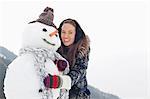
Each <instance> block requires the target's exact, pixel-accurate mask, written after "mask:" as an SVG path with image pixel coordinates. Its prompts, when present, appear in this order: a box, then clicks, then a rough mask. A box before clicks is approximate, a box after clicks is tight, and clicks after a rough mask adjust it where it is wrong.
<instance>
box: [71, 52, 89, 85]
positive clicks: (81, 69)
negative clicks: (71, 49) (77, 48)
mask: <svg viewBox="0 0 150 99" xmlns="http://www.w3.org/2000/svg"><path fill="white" fill-rule="evenodd" d="M88 61H89V52H88V53H87V55H86V56H82V55H81V54H80V53H78V54H77V57H76V62H75V65H74V66H73V67H71V68H70V72H69V73H68V75H69V76H70V78H71V80H72V82H71V86H73V85H74V84H76V83H77V82H78V81H79V80H80V79H82V78H83V77H84V76H85V75H86V69H87V67H88Z"/></svg>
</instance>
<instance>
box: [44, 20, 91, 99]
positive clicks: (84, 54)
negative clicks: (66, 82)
mask: <svg viewBox="0 0 150 99" xmlns="http://www.w3.org/2000/svg"><path fill="white" fill-rule="evenodd" d="M58 32H59V36H60V39H61V43H62V44H61V47H60V48H59V49H58V52H59V53H60V54H61V55H62V56H63V57H65V58H66V59H67V60H68V62H69V65H70V72H69V73H68V76H69V77H70V78H71V89H70V91H69V99H90V91H89V90H88V89H87V79H86V69H87V67H88V60H89V52H90V45H89V39H88V37H87V36H86V35H85V33H84V31H83V30H82V29H81V27H80V25H79V24H78V22H77V21H76V20H73V19H66V20H64V21H62V22H61V24H60V26H59V28H58ZM49 77H51V78H54V77H52V75H51V76H49ZM58 78H59V77H58V76H57V78H55V79H58ZM59 80H60V79H59ZM59 80H58V81H57V84H59V85H58V86H60V85H61V84H60V82H62V81H59ZM45 81H46V80H45ZM55 82H56V81H55ZM44 83H45V85H46V82H44ZM48 85H53V84H48ZM49 87H50V88H53V86H49Z"/></svg>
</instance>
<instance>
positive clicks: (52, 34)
mask: <svg viewBox="0 0 150 99" xmlns="http://www.w3.org/2000/svg"><path fill="white" fill-rule="evenodd" d="M57 33H58V31H57V30H56V31H54V32H52V33H50V34H49V36H50V37H52V36H54V35H56V34H57Z"/></svg>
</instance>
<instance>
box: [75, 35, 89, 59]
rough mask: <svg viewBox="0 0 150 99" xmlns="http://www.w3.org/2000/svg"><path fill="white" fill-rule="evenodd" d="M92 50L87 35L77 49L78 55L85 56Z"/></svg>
mask: <svg viewBox="0 0 150 99" xmlns="http://www.w3.org/2000/svg"><path fill="white" fill-rule="evenodd" d="M89 52H90V39H89V37H88V36H87V35H86V36H85V37H84V38H83V39H82V40H81V42H80V45H79V46H78V50H77V56H79V57H85V56H87V55H88V54H89Z"/></svg>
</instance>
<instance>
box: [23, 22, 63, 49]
mask: <svg viewBox="0 0 150 99" xmlns="http://www.w3.org/2000/svg"><path fill="white" fill-rule="evenodd" d="M22 36H23V37H22V43H23V44H22V45H23V47H34V48H49V49H52V50H57V49H58V48H59V47H60V45H61V42H60V38H59V34H58V31H57V29H56V28H54V27H53V26H48V25H45V24H42V23H40V22H35V23H30V24H28V25H27V27H26V28H25V30H24V32H23V35H22Z"/></svg>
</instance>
